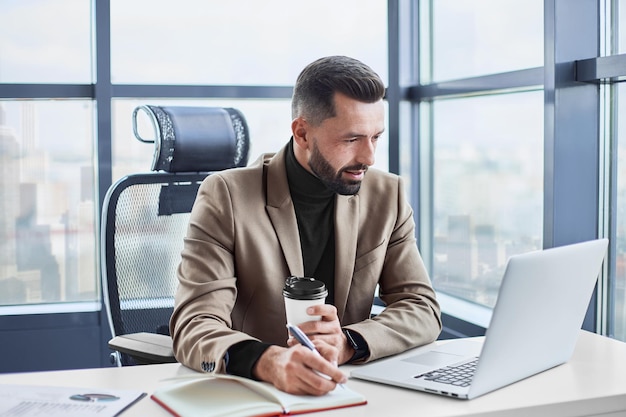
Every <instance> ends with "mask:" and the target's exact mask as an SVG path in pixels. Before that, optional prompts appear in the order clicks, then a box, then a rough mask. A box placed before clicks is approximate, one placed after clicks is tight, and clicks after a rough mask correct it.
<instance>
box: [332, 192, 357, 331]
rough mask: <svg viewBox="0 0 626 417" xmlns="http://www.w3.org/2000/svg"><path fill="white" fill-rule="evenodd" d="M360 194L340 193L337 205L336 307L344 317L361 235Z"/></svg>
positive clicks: (339, 314)
mask: <svg viewBox="0 0 626 417" xmlns="http://www.w3.org/2000/svg"><path fill="white" fill-rule="evenodd" d="M358 208H359V196H358V194H357V195H352V196H343V195H338V196H337V200H336V206H335V307H337V315H338V316H339V320H341V319H342V318H343V314H344V312H345V310H346V303H347V301H348V291H349V290H350V285H351V283H352V274H353V272H354V263H355V260H356V245H357V240H358V235H359V230H358V228H359V209H358Z"/></svg>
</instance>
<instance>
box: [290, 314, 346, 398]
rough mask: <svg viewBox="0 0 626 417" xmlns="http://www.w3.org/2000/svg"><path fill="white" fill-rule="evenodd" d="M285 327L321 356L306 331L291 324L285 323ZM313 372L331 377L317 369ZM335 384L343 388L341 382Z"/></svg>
mask: <svg viewBox="0 0 626 417" xmlns="http://www.w3.org/2000/svg"><path fill="white" fill-rule="evenodd" d="M287 329H288V330H289V333H291V335H292V336H293V337H294V338H295V339H296V340H297V341H298V343H300V344H301V345H302V346H304V347H306V348H308V349H309V350H311V351H312V352H313V353H315V354H317V355H318V356H321V355H320V353H319V351H318V350H317V349H316V348H315V345H314V344H313V342H311V339H309V338H308V336H307V335H306V333H304V332H303V331H302V330H300V328H299V327H297V326H294V325H293V324H290V323H287ZM315 372H316V373H317V374H318V375H320V376H322V377H324V378H327V379H332V378H330V377H329V376H328V375H324V374H322V373H320V372H317V371H315ZM337 385H339V386H340V387H342V388H343V384H337Z"/></svg>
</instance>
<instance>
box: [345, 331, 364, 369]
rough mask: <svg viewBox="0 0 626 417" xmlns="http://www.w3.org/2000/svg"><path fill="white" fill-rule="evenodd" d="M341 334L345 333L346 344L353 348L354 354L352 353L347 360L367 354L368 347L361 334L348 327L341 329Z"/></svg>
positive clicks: (351, 360) (356, 358)
mask: <svg viewBox="0 0 626 417" xmlns="http://www.w3.org/2000/svg"><path fill="white" fill-rule="evenodd" d="M343 334H345V335H346V339H348V344H349V345H350V346H351V347H352V349H354V355H352V357H351V358H350V360H349V361H348V362H354V361H356V360H358V359H361V358H364V357H365V356H367V355H368V354H369V347H368V346H367V342H366V341H365V339H363V336H361V335H360V334H359V333H357V332H355V331H352V330H350V329H343Z"/></svg>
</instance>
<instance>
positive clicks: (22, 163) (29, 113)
mask: <svg viewBox="0 0 626 417" xmlns="http://www.w3.org/2000/svg"><path fill="white" fill-rule="evenodd" d="M93 143H94V138H93V104H92V103H91V102H90V101H79V100H73V101H27V100H22V101H2V102H0V170H1V175H0V213H2V216H0V305H20V304H36V303H55V302H62V301H92V300H96V299H97V297H98V273H97V270H96V258H95V255H96V233H95V220H94V219H95V212H96V207H95V206H94V189H95V187H94V184H95V179H94V165H93V160H94V149H93Z"/></svg>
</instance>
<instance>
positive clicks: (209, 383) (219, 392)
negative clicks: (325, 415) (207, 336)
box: [151, 373, 367, 417]
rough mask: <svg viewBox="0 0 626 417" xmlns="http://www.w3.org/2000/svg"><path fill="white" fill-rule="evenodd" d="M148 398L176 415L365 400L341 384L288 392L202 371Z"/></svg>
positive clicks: (274, 411) (302, 408)
mask: <svg viewBox="0 0 626 417" xmlns="http://www.w3.org/2000/svg"><path fill="white" fill-rule="evenodd" d="M172 380H173V383H172V384H170V385H166V386H163V387H161V388H159V389H157V390H156V391H155V392H154V393H153V394H152V396H151V398H152V399H153V400H154V401H156V402H157V403H159V404H160V405H161V406H162V407H164V408H165V409H166V410H168V411H169V412H170V413H171V414H173V415H175V416H179V417H220V416H228V417H244V416H277V415H288V414H301V413H309V412H313V411H322V410H330V409H334V408H343V407H350V406H355V405H361V404H366V403H367V401H366V399H365V397H363V396H362V395H361V394H359V393H357V392H355V391H352V390H351V389H349V388H348V387H346V386H345V385H338V386H337V388H336V389H335V390H334V391H332V392H330V393H328V394H326V395H323V396H319V397H314V396H307V395H291V394H287V393H285V392H283V391H280V390H279V389H277V388H275V387H274V386H273V385H270V384H268V383H265V382H258V381H253V380H251V379H247V378H241V377H237V376H233V375H223V374H202V373H198V374H197V375H189V376H181V377H176V378H172Z"/></svg>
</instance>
